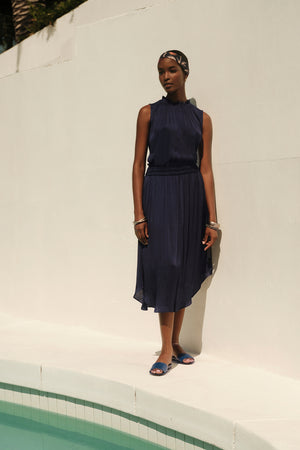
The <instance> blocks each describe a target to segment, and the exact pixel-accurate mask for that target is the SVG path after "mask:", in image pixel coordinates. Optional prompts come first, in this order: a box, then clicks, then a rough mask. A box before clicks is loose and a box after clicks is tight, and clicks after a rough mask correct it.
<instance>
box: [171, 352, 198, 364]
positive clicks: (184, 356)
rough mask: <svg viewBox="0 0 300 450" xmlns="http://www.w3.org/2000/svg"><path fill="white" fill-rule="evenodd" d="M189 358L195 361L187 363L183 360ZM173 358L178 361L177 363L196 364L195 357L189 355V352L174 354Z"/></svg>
mask: <svg viewBox="0 0 300 450" xmlns="http://www.w3.org/2000/svg"><path fill="white" fill-rule="evenodd" d="M188 358H191V359H193V361H192V362H187V363H185V362H183V360H184V359H188ZM172 360H173V361H175V362H177V363H180V364H186V365H188V364H194V362H195V359H194V358H193V357H192V356H191V355H189V354H188V353H179V355H177V356H172Z"/></svg>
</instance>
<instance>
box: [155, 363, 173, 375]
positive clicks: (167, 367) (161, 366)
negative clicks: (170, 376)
mask: <svg viewBox="0 0 300 450" xmlns="http://www.w3.org/2000/svg"><path fill="white" fill-rule="evenodd" d="M171 368H172V363H170V364H168V365H167V364H165V363H163V362H156V363H154V364H153V366H152V367H151V369H150V370H149V373H150V374H151V375H156V376H161V375H165V374H166V373H167V372H168V371H169V370H170V369H171ZM153 369H159V370H161V371H162V372H160V373H153V372H151V370H153Z"/></svg>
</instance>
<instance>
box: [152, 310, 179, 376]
mask: <svg viewBox="0 0 300 450" xmlns="http://www.w3.org/2000/svg"><path fill="white" fill-rule="evenodd" d="M158 314H159V323H160V332H161V340H162V348H161V353H160V355H159V358H158V359H157V361H156V362H163V363H165V364H167V365H168V364H169V363H170V362H172V355H173V347H172V335H173V326H174V315H175V313H173V312H166V313H158ZM151 372H152V373H161V372H162V370H160V369H153V370H151Z"/></svg>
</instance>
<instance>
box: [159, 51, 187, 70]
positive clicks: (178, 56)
mask: <svg viewBox="0 0 300 450" xmlns="http://www.w3.org/2000/svg"><path fill="white" fill-rule="evenodd" d="M163 58H170V59H174V61H176V62H177V64H179V65H180V67H181V68H182V70H183V72H184V73H185V74H186V75H188V74H189V72H190V69H189V62H188V59H187V57H186V56H185V55H184V54H183V53H182V52H180V51H179V50H168V51H167V52H164V53H163V54H162V55H161V56H160V57H159V60H161V59H163Z"/></svg>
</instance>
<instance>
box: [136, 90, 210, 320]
mask: <svg viewBox="0 0 300 450" xmlns="http://www.w3.org/2000/svg"><path fill="white" fill-rule="evenodd" d="M150 106H151V119H150V129H149V137H148V146H149V156H148V167H147V170H146V173H145V176H144V182H143V193H142V205H143V210H144V214H145V216H146V217H147V221H148V233H149V239H148V245H144V244H142V243H141V242H140V241H138V249H137V275H136V287H135V292H134V294H133V298H135V299H136V300H138V301H139V302H141V304H142V305H141V309H143V310H147V309H148V307H152V308H154V311H155V312H176V311H178V310H180V309H182V308H185V307H187V306H189V305H190V304H191V303H192V297H193V296H194V295H195V294H196V292H197V291H198V290H199V289H200V286H201V284H202V282H203V281H204V280H205V279H206V278H207V277H208V276H209V275H211V274H212V255H211V248H209V249H207V250H206V251H204V247H205V245H204V244H202V239H203V237H204V234H205V224H206V223H207V221H208V220H209V215H208V208H207V203H206V197H205V190H204V182H203V178H202V175H201V172H200V168H199V167H200V164H201V158H202V154H203V141H202V125H203V111H202V110H200V109H198V108H197V107H196V106H194V105H193V104H192V103H191V102H190V101H189V100H187V101H186V102H176V103H174V102H171V101H170V100H169V99H167V98H166V97H162V99H161V100H159V101H157V102H155V103H152V104H151V105H150ZM198 149H199V153H198ZM198 155H199V157H198Z"/></svg>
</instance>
